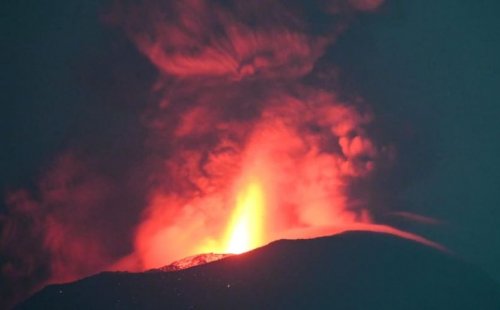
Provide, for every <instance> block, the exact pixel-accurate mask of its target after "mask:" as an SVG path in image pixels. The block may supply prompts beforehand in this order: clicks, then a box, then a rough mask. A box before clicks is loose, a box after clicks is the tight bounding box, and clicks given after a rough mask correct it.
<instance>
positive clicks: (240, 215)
mask: <svg viewBox="0 0 500 310" xmlns="http://www.w3.org/2000/svg"><path fill="white" fill-rule="evenodd" d="M264 210H265V197H264V192H263V190H262V188H261V185H260V184H259V183H258V182H251V183H249V184H248V186H247V187H246V188H245V189H244V191H242V192H241V193H240V194H239V195H238V197H237V201H236V208H235V210H234V211H233V215H232V218H231V220H230V222H229V226H228V231H227V236H226V238H227V247H226V250H225V252H226V253H233V254H240V253H243V252H246V251H248V250H251V249H254V248H256V247H258V246H260V245H262V243H263V217H264Z"/></svg>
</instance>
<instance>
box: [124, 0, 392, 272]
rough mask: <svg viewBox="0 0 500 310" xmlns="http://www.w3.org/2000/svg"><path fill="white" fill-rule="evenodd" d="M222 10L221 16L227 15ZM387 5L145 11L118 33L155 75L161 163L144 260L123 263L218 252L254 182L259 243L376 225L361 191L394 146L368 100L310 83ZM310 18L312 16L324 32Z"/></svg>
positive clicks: (142, 247)
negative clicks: (260, 218) (261, 204)
mask: <svg viewBox="0 0 500 310" xmlns="http://www.w3.org/2000/svg"><path fill="white" fill-rule="evenodd" d="M223 4H224V5H223ZM380 4H381V1H316V2H315V4H314V6H311V4H309V5H307V4H305V3H303V2H300V1H292V2H290V1H288V2H286V1H265V0H262V1H251V2H250V1H220V2H219V1H201V0H193V1H182V2H176V1H145V2H143V3H141V4H134V5H127V4H122V5H120V6H119V7H118V9H117V10H116V12H117V14H115V16H114V22H116V23H118V24H120V25H121V26H122V27H123V28H124V29H125V30H126V32H127V33H128V35H129V36H130V38H131V39H132V40H133V41H134V42H135V44H136V45H137V47H138V49H139V50H140V51H141V52H142V53H143V54H144V55H145V56H146V57H148V59H149V60H150V61H151V63H152V64H153V65H155V66H156V67H157V69H158V72H159V79H158V81H157V83H156V85H155V92H157V93H158V94H159V97H160V99H159V100H158V104H157V105H156V106H154V107H150V109H149V110H148V112H147V113H146V116H145V118H144V119H145V122H146V124H147V125H148V126H149V127H150V128H151V138H150V139H151V141H150V142H151V143H152V144H153V145H155V147H157V148H159V149H163V150H164V153H166V154H168V155H166V156H164V158H163V159H162V160H161V166H159V167H158V169H157V171H156V174H155V176H154V179H155V182H154V183H155V184H158V185H157V186H154V187H152V188H151V191H150V200H149V201H150V203H149V206H148V207H147V208H146V210H145V212H144V218H143V221H142V222H141V223H140V224H139V226H138V230H137V235H136V239H135V245H136V252H135V253H134V254H133V255H132V256H131V257H129V258H128V259H126V260H124V262H123V264H118V266H117V268H120V267H121V268H124V267H127V268H131V266H132V265H128V266H127V264H131V261H132V262H133V264H135V266H139V268H151V267H157V266H159V265H161V264H164V263H165V262H166V261H171V260H174V259H178V258H181V257H183V256H188V255H193V254H196V253H199V252H203V251H224V249H225V248H224V245H223V244H222V243H223V240H224V239H225V238H226V237H225V235H224V234H225V231H226V229H227V225H228V224H229V222H230V220H231V214H232V211H233V210H234V209H235V205H236V197H237V196H238V195H239V193H240V192H241V191H242V190H243V189H244V188H245V187H246V186H248V183H249V182H254V181H255V180H257V182H258V183H259V184H260V186H262V188H263V192H264V197H265V205H266V207H265V214H264V224H263V226H264V228H263V229H264V237H263V240H262V243H266V242H269V241H272V240H274V239H276V238H281V237H283V236H285V235H287V232H290V231H296V230H297V229H312V228H315V227H325V226H329V227H340V226H345V225H349V224H353V223H359V222H362V223H368V222H370V221H371V217H370V212H369V210H366V209H365V208H364V204H363V201H362V197H349V195H348V190H349V187H350V184H351V183H352V182H353V181H354V180H360V179H366V178H369V177H370V175H371V174H372V172H373V171H374V170H375V169H377V166H378V163H379V162H380V161H387V160H389V158H390V157H391V156H392V155H393V153H392V149H391V148H390V147H387V146H380V145H377V144H376V143H375V142H374V141H373V139H372V137H370V134H369V132H368V130H367V127H368V126H369V125H370V123H371V122H372V121H373V118H374V116H373V115H372V113H371V111H370V109H369V108H368V106H367V105H366V104H365V103H364V102H363V101H362V100H361V99H360V98H340V95H339V94H337V92H335V91H334V85H331V87H330V89H328V88H318V87H315V86H312V85H307V84H306V83H304V82H303V79H304V78H305V77H308V76H311V75H314V69H315V66H316V65H317V63H318V59H319V58H320V57H321V56H323V55H324V53H325V51H326V49H327V48H328V47H329V46H331V45H332V44H333V43H334V42H335V40H336V38H337V37H338V36H339V35H340V34H341V33H342V31H343V29H345V27H346V25H347V24H348V22H349V21H350V20H351V19H352V17H353V16H354V14H355V13H356V10H363V11H366V10H374V9H376V8H377V7H378V6H379V5H380ZM307 10H313V11H314V14H315V15H314V16H315V18H321V19H322V21H323V22H321V23H317V22H316V21H315V20H314V19H313V18H311V16H308V15H307V14H308V13H307Z"/></svg>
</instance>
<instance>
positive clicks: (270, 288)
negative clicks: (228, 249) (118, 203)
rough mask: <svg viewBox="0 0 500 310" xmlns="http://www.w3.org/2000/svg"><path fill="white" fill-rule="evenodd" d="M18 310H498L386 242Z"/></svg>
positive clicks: (497, 298) (329, 247)
mask: <svg viewBox="0 0 500 310" xmlns="http://www.w3.org/2000/svg"><path fill="white" fill-rule="evenodd" d="M18 309H419V310H420V309H482V310H488V309H492V310H493V309H495V310H498V309H500V289H499V285H498V283H495V282H494V281H493V280H492V279H491V278H489V277H488V276H487V275H485V274H484V273H483V272H482V271H481V270H478V269H477V268H475V267H474V266H472V265H469V264H467V263H464V262H462V261H460V260H459V259H458V258H456V257H454V256H453V255H451V254H447V253H443V252H441V251H439V250H437V249H435V248H430V247H427V246H424V245H422V244H420V243H416V242H414V241H410V240H406V239H402V238H399V237H395V236H393V235H388V234H382V233H368V232H359V231H358V232H347V233H343V234H340V235H335V236H331V237H322V238H316V239H304V240H280V241H276V242H273V243H271V244H269V245H267V246H264V247H261V248H258V249H256V250H253V251H250V252H248V253H245V254H241V255H234V256H230V257H226V258H223V259H221V260H218V261H215V262H212V263H207V264H204V265H200V266H195V267H192V268H188V269H184V270H179V271H172V272H145V273H127V272H105V273H101V274H98V275H95V276H92V277H89V278H86V279H82V280H79V281H76V282H73V283H69V284H62V285H50V286H48V287H46V288H45V289H43V290H42V291H40V292H38V293H37V294H35V295H34V296H32V297H31V298H29V299H28V300H26V301H25V302H24V303H22V304H20V305H18Z"/></svg>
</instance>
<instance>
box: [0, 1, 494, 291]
mask: <svg viewBox="0 0 500 310" xmlns="http://www.w3.org/2000/svg"><path fill="white" fill-rule="evenodd" d="M102 2H103V1H97V0H91V1H60V0H57V1H49V2H46V3H41V2H39V1H7V3H3V4H2V7H3V8H2V9H1V11H2V13H1V15H2V31H3V35H2V38H3V43H4V44H3V49H2V59H3V61H2V73H3V75H2V77H3V78H2V85H3V86H2V90H3V91H2V106H1V109H2V110H1V114H0V115H1V121H0V124H1V140H0V141H1V151H2V152H1V161H0V164H1V169H0V171H1V173H0V187H1V189H2V191H3V193H7V192H8V191H12V190H15V189H18V188H28V189H32V188H35V184H36V183H37V180H38V179H39V177H40V175H41V174H43V171H44V170H45V169H47V167H50V166H51V165H52V162H53V160H54V158H56V157H57V156H59V154H60V153H61V152H63V151H64V150H66V149H68V148H70V149H73V150H75V149H76V152H78V153H83V154H92V156H91V157H92V158H108V159H113V160H107V161H106V162H112V163H113V164H112V165H106V166H105V167H101V168H102V169H104V170H106V174H107V175H108V176H109V178H111V179H120V178H121V177H122V173H123V170H124V167H134V166H135V165H139V164H138V162H140V160H141V158H143V156H144V154H143V153H144V152H145V150H144V148H143V147H142V146H143V143H144V140H145V139H144V137H145V135H146V132H145V129H144V128H143V125H142V120H141V117H140V114H141V111H142V110H143V108H142V102H143V101H144V102H145V101H149V100H152V99H151V95H150V88H151V85H152V84H153V83H154V81H155V74H156V73H155V69H154V67H153V66H152V65H150V64H149V62H148V61H147V59H145V58H144V57H143V56H142V55H141V54H140V53H139V52H137V51H136V49H135V47H134V46H133V45H132V43H131V42H130V41H129V40H128V39H127V38H126V37H125V35H124V34H123V33H122V32H121V31H120V30H119V29H116V28H113V27H112V26H109V25H108V26H105V24H106V21H105V18H103V17H102V16H104V15H106V11H105V9H104V8H103V4H102ZM498 9H500V6H499V5H498V4H497V3H495V2H494V1H486V0H483V1H481V0H479V1H470V2H469V1H450V0H447V1H445V0H443V1H409V0H408V1H388V3H386V5H385V6H384V7H382V8H381V9H380V11H379V12H378V13H377V14H366V15H363V16H361V17H360V18H358V19H357V20H356V21H355V22H354V24H353V25H351V27H350V28H349V29H348V30H347V31H346V32H345V33H344V34H343V35H342V37H341V38H340V39H339V41H338V42H337V44H336V46H335V50H332V51H331V52H330V53H327V55H326V56H325V57H327V58H328V59H324V60H322V61H324V62H333V63H335V64H336V65H337V66H338V67H340V70H341V71H342V76H343V80H342V83H343V84H345V85H344V87H345V89H349V90H353V91H355V92H356V93H358V94H361V96H363V97H364V98H365V99H366V101H367V102H369V103H370V105H371V106H372V107H373V109H374V114H375V115H376V120H377V123H378V124H382V125H383V126H385V130H386V131H389V132H392V134H393V135H392V137H393V140H394V141H396V142H397V143H396V148H397V149H398V151H399V154H400V155H401V156H400V157H399V159H398V160H399V161H398V163H397V165H396V167H395V169H394V173H395V175H396V177H394V179H396V180H397V184H395V183H396V181H394V179H391V178H389V177H388V178H387V180H386V182H385V183H382V184H381V185H380V188H381V189H384V190H387V192H388V193H389V194H391V195H392V194H393V195H395V196H397V197H391V198H390V199H387V201H388V203H390V204H391V208H392V209H393V210H394V211H400V212H412V213H417V214H420V215H423V216H426V217H429V218H433V219H435V220H437V224H422V223H404V224H403V225H404V227H405V228H408V229H410V230H411V231H414V232H417V233H420V234H422V235H424V236H426V237H428V238H430V239H431V240H433V241H437V242H440V243H442V244H443V245H445V246H447V247H449V248H450V249H451V250H452V251H454V252H456V253H457V254H458V256H460V257H463V258H464V259H465V260H467V261H469V262H471V263H473V264H476V265H478V266H480V267H481V268H482V269H483V270H485V271H486V272H487V273H488V274H490V275H491V276H492V277H494V278H495V279H496V280H497V281H500V264H499V263H498V262H500V232H499V225H500V211H499V206H500V198H499V190H498V189H499V186H498V184H499V181H498V180H499V179H500V168H499V166H498V164H497V163H496V160H497V154H498V150H500V139H499V138H498V135H499V134H500V126H499V125H498V119H499V117H500V113H499V112H500V108H499V100H500V95H499V93H498V91H499V90H498V85H500V76H499V75H498V74H499V72H500V66H499V65H500V61H499V58H498V55H500V40H499V39H498V38H500V22H499V21H498V16H497V15H498ZM320 63H321V62H320ZM97 166H98V165H97ZM98 167H99V166H98ZM127 169H129V168H127ZM138 173H140V172H138ZM382 179H383V178H382ZM384 187H394V189H392V190H391V189H388V188H384ZM135 188H139V189H138V193H137V194H136V195H135V196H134V195H132V200H134V199H135V201H136V203H135V204H134V203H130V206H128V207H125V211H124V212H123V215H122V218H118V219H116V218H113V219H109V220H113V221H119V222H120V223H122V225H121V226H120V227H130V226H133V225H134V224H135V223H136V218H137V216H138V214H139V212H140V209H139V208H138V207H135V205H140V204H141V199H143V198H142V196H141V195H142V192H141V188H140V186H139V187H135ZM142 190H145V189H142ZM2 197H3V196H2ZM389 201H390V202H389ZM0 212H2V214H3V213H6V212H7V207H6V203H5V198H2V204H1V206H0ZM0 216H1V215H0ZM0 219H1V217H0ZM104 220H105V219H104ZM385 220H387V221H390V219H389V220H388V219H385ZM0 223H1V222H0ZM125 232H126V229H124V231H123V233H125ZM120 233H122V232H121V231H118V232H116V234H117V235H119V234H120ZM111 239H112V238H111ZM125 239H126V238H125ZM120 246H121V247H122V249H120V250H119V251H118V252H119V253H123V254H125V253H127V251H128V250H129V249H128V248H127V244H123V245H120Z"/></svg>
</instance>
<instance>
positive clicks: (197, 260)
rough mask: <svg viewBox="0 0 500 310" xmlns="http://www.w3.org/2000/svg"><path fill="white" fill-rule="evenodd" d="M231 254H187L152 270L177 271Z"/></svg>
mask: <svg viewBox="0 0 500 310" xmlns="http://www.w3.org/2000/svg"><path fill="white" fill-rule="evenodd" d="M232 255H233V254H217V253H206V254H199V255H193V256H189V257H186V258H183V259H180V260H177V261H175V262H173V263H170V264H168V265H166V266H163V267H160V268H158V269H153V270H152V271H177V270H182V269H187V268H191V267H194V266H199V265H204V264H208V263H211V262H215V261H217V260H220V259H223V258H226V257H229V256H232Z"/></svg>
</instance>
